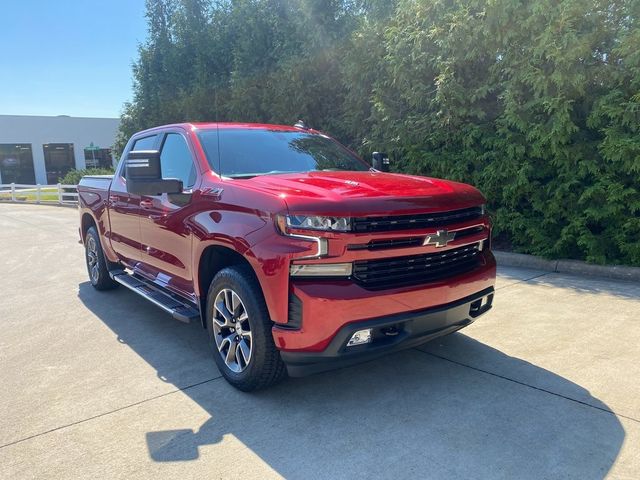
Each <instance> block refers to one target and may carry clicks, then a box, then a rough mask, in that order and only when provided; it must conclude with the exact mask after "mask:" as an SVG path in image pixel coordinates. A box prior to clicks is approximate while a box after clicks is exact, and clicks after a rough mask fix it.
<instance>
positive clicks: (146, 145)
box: [131, 135, 158, 150]
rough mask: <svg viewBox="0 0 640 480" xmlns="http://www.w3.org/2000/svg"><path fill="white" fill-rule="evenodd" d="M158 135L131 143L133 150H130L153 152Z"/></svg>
mask: <svg viewBox="0 0 640 480" xmlns="http://www.w3.org/2000/svg"><path fill="white" fill-rule="evenodd" d="M157 138H158V135H149V136H148V137H142V138H139V139H137V140H136V141H135V142H133V148H132V149H131V150H153V148H154V147H155V146H156V140H157Z"/></svg>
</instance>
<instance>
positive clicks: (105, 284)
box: [84, 227, 113, 289]
mask: <svg viewBox="0 0 640 480" xmlns="http://www.w3.org/2000/svg"><path fill="white" fill-rule="evenodd" d="M89 238H93V240H94V241H95V242H96V255H97V256H98V279H97V280H96V281H94V280H93V277H92V276H91V269H90V267H89V255H88V253H87V252H88V249H89V247H88V244H89ZM84 260H85V264H86V266H87V273H88V274H89V281H90V282H91V285H93V286H94V287H95V288H98V289H105V288H109V287H111V286H112V283H113V282H112V281H111V277H109V270H108V268H107V263H106V261H105V258H104V252H103V251H102V244H101V243H100V236H99V235H98V232H97V231H96V229H95V227H90V228H89V229H88V230H87V233H86V239H85V248H84Z"/></svg>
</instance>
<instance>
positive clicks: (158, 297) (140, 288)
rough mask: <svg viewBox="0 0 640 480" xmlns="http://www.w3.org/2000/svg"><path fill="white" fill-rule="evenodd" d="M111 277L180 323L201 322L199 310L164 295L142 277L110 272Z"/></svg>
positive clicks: (123, 272)
mask: <svg viewBox="0 0 640 480" xmlns="http://www.w3.org/2000/svg"><path fill="white" fill-rule="evenodd" d="M109 276H110V277H111V278H112V279H113V280H114V281H116V282H118V283H119V284H120V285H124V286H125V287H127V288H128V289H129V290H132V291H134V292H135V293H137V294H138V295H140V296H141V297H143V298H146V299H147V300H149V301H150V302H151V303H153V304H154V305H156V306H158V307H160V308H161V309H162V310H164V311H165V312H167V313H169V314H170V315H171V316H172V317H173V318H175V319H176V320H178V321H180V322H184V323H189V322H191V321H195V320H198V321H199V320H200V313H199V312H198V310H197V309H195V308H194V307H192V306H191V305H189V303H187V302H182V301H180V300H178V299H177V298H175V297H174V296H172V295H169V294H167V293H164V292H163V291H162V290H160V288H159V287H156V286H155V285H153V284H152V283H151V282H147V281H145V280H143V279H141V278H140V277H134V276H133V275H130V274H128V273H127V272H125V271H124V270H113V271H111V272H109Z"/></svg>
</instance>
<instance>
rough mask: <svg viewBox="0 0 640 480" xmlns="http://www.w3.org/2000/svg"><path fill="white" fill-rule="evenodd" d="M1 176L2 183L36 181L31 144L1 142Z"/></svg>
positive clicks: (30, 182) (28, 182) (30, 183)
mask: <svg viewBox="0 0 640 480" xmlns="http://www.w3.org/2000/svg"><path fill="white" fill-rule="evenodd" d="M0 177H2V183H23V184H27V185H33V184H35V183H36V175H35V173H34V170H33V154H32V152H31V145H30V144H28V143H17V144H16V143H9V144H0Z"/></svg>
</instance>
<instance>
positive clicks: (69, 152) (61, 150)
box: [42, 143, 76, 185]
mask: <svg viewBox="0 0 640 480" xmlns="http://www.w3.org/2000/svg"><path fill="white" fill-rule="evenodd" d="M42 148H43V150H44V166H45V168H46V170H47V184H49V185H54V184H56V183H58V182H59V181H60V179H61V178H62V177H64V176H65V175H66V174H67V172H68V171H69V170H73V169H74V168H76V162H75V157H74V154H73V143H47V144H45V145H43V146H42Z"/></svg>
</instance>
